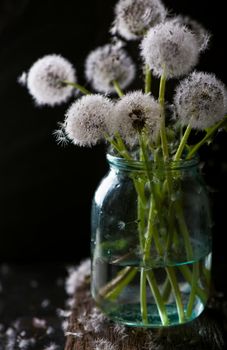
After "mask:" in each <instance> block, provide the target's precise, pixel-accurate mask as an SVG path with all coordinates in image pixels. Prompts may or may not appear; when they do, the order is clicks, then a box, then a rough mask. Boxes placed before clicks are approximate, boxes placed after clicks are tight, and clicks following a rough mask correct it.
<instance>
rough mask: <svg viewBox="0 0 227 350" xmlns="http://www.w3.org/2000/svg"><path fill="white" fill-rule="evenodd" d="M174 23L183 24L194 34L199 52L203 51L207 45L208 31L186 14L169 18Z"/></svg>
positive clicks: (208, 39)
mask: <svg viewBox="0 0 227 350" xmlns="http://www.w3.org/2000/svg"><path fill="white" fill-rule="evenodd" d="M170 22H172V23H174V24H177V23H178V24H180V25H185V26H186V27H188V28H189V29H190V30H191V32H192V33H193V34H194V35H195V36H196V39H197V41H198V43H199V50H200V52H202V51H205V50H206V49H207V47H208V45H209V41H210V33H209V32H208V31H207V30H206V29H205V28H204V27H203V26H202V25H201V24H200V23H199V22H197V21H196V20H194V19H192V18H190V17H188V16H181V15H179V16H176V17H174V18H172V19H171V20H170Z"/></svg>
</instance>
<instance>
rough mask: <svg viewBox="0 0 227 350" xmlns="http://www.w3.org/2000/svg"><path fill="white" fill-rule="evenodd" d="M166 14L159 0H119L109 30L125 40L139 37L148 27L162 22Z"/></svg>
mask: <svg viewBox="0 0 227 350" xmlns="http://www.w3.org/2000/svg"><path fill="white" fill-rule="evenodd" d="M166 15H167V11H166V9H165V7H164V6H163V4H162V3H161V1H160V0H137V1H133V0H120V1H118V3H117V4H116V7H115V21H114V24H113V27H112V29H111V32H112V33H113V34H114V33H119V34H120V35H121V36H122V37H123V38H124V39H127V40H135V39H139V38H140V37H141V36H142V35H144V33H145V32H146V31H147V30H148V29H149V28H151V27H153V26H155V25H157V24H159V23H161V22H163V21H164V19H165V17H166Z"/></svg>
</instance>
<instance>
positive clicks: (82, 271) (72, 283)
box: [65, 259, 91, 295]
mask: <svg viewBox="0 0 227 350" xmlns="http://www.w3.org/2000/svg"><path fill="white" fill-rule="evenodd" d="M68 274H69V276H68V278H67V279H66V281H65V290H66V292H67V294H69V295H73V294H74V293H75V291H76V290H77V289H78V288H79V287H81V285H82V284H83V283H84V281H85V279H86V278H87V277H88V276H90V274H91V260H90V259H86V260H84V261H82V262H81V264H80V265H79V266H78V267H77V268H76V269H75V268H73V267H71V268H69V270H68Z"/></svg>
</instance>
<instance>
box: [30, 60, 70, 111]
mask: <svg viewBox="0 0 227 350" xmlns="http://www.w3.org/2000/svg"><path fill="white" fill-rule="evenodd" d="M65 80H67V81H71V82H75V81H76V73H75V69H74V68H73V66H72V64H71V63H70V62H69V61H68V60H66V59H65V58H63V57H62V56H60V55H55V54H53V55H46V56H44V57H42V58H40V59H39V60H37V61H36V62H35V63H34V64H33V66H32V67H31V68H30V70H29V72H28V74H27V87H28V91H29V93H30V94H31V95H32V96H33V98H34V100H35V102H36V103H37V104H38V105H49V106H54V105H58V104H61V103H63V102H66V101H67V100H68V99H69V98H70V97H71V95H72V92H73V87H72V86H68V85H66V84H64V83H63V81H65Z"/></svg>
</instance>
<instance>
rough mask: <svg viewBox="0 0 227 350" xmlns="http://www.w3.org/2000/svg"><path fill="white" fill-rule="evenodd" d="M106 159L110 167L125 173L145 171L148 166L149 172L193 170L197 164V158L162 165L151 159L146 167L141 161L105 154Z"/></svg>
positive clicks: (171, 161)
mask: <svg viewBox="0 0 227 350" xmlns="http://www.w3.org/2000/svg"><path fill="white" fill-rule="evenodd" d="M106 158H107V161H108V163H109V165H110V167H113V168H117V169H122V170H125V171H147V166H149V168H150V170H151V171H153V170H155V169H156V170H164V171H167V170H168V171H172V170H183V169H188V168H195V167H197V166H198V164H199V157H198V156H194V157H193V158H190V159H184V160H177V161H175V160H170V161H168V162H165V163H162V164H157V163H155V162H154V161H153V160H152V159H151V160H150V161H149V164H148V165H147V164H146V163H145V162H143V161H139V160H134V159H130V160H129V159H125V158H121V157H116V156H113V155H111V154H109V153H107V155H106Z"/></svg>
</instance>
